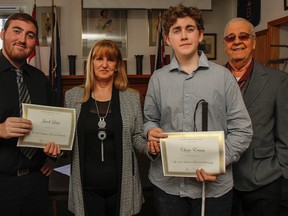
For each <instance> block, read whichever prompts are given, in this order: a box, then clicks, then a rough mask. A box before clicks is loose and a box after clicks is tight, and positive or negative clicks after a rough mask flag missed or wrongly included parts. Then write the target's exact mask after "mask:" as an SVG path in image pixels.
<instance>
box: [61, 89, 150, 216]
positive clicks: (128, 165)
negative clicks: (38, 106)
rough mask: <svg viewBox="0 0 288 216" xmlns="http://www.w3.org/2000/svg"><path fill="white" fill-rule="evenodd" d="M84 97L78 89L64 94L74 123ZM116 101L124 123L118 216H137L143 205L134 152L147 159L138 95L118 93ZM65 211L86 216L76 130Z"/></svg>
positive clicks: (126, 92) (131, 92)
mask: <svg viewBox="0 0 288 216" xmlns="http://www.w3.org/2000/svg"><path fill="white" fill-rule="evenodd" d="M83 94H84V89H83V88H82V87H78V86H77V87H74V88H73V89H71V90H69V91H67V92H66V94H65V107H69V108H75V110H76V119H77V122H78V118H79V114H80V110H81V105H82V104H81V103H79V102H78V101H80V100H81V99H82V97H83ZM119 100H120V112H121V117H122V122H123V131H122V142H123V152H122V155H123V158H122V181H121V197H120V198H121V200H120V215H123V216H130V215H134V214H137V213H139V212H140V209H141V205H142V203H143V202H144V198H143V195H142V187H141V181H140V175H139V170H138V163H137V158H136V155H135V151H134V150H137V151H138V152H140V153H145V154H147V156H148V157H150V156H149V154H148V150H147V141H146V140H145V139H143V138H142V136H141V132H142V127H143V117H142V111H141V102H140V96H139V93H138V92H136V91H135V90H131V89H128V90H126V91H123V92H119ZM77 102H78V103H77ZM132 154H133V155H132ZM132 160H134V161H132ZM133 163H134V165H135V166H134V175H133V171H132V169H133ZM68 209H69V210H70V211H72V212H73V213H74V214H75V215H76V216H85V211H84V201H83V193H82V183H81V176H80V159H79V146H78V134H77V130H76V133H75V140H74V144H73V151H72V166H71V176H70V183H69V197H68Z"/></svg>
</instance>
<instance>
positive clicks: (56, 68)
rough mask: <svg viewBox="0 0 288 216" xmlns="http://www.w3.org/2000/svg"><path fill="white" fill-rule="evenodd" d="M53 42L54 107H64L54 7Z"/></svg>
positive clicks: (51, 76) (56, 20)
mask: <svg viewBox="0 0 288 216" xmlns="http://www.w3.org/2000/svg"><path fill="white" fill-rule="evenodd" d="M52 28H53V29H52V41H51V51H50V61H49V79H50V81H51V84H52V87H53V90H54V105H55V106H62V83H61V51H60V36H59V26H58V19H57V11H56V7H55V6H54V5H52Z"/></svg>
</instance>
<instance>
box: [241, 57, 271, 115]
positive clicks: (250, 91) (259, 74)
mask: <svg viewBox="0 0 288 216" xmlns="http://www.w3.org/2000/svg"><path fill="white" fill-rule="evenodd" d="M268 80H269V74H267V73H266V72H265V70H264V69H263V68H262V66H261V65H259V64H258V63H257V62H254V68H253V72H252V75H251V78H250V81H249V84H248V88H247V91H246V93H245V94H244V96H243V97H244V101H245V104H246V107H247V109H248V108H249V107H250V106H251V105H252V104H253V102H254V101H255V99H256V98H257V97H258V95H259V94H260V93H261V91H262V90H263V88H264V86H265V85H266V83H267V82H268Z"/></svg>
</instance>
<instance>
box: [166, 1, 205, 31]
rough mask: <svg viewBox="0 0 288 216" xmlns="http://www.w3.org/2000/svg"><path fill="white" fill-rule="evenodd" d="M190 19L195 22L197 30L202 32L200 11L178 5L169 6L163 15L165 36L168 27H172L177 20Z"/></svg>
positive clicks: (202, 22)
mask: <svg viewBox="0 0 288 216" xmlns="http://www.w3.org/2000/svg"><path fill="white" fill-rule="evenodd" d="M187 16H189V17H191V18H192V19H193V20H195V22H196V26H197V29H198V30H204V21H203V19H202V13H201V11H200V10H199V9H198V8H196V7H185V6H184V5H182V4H179V5H178V6H177V7H173V6H170V7H169V8H168V10H166V11H165V12H164V14H163V18H162V24H163V27H164V33H165V35H168V34H169V31H170V27H171V26H172V25H174V24H175V23H176V21H177V19H178V18H183V17H187Z"/></svg>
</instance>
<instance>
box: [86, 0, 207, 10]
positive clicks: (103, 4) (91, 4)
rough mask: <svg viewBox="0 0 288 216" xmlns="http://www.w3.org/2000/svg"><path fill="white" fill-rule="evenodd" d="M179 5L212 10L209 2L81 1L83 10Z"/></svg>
mask: <svg viewBox="0 0 288 216" xmlns="http://www.w3.org/2000/svg"><path fill="white" fill-rule="evenodd" d="M179 3H182V4H183V5H185V6H194V7H198V8H199V9H201V10H212V3H211V0H182V1H179V0H83V8H123V9H124V8H126V9H165V8H168V7H170V6H176V5H178V4H179Z"/></svg>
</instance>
